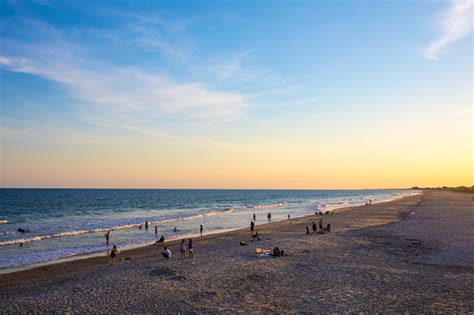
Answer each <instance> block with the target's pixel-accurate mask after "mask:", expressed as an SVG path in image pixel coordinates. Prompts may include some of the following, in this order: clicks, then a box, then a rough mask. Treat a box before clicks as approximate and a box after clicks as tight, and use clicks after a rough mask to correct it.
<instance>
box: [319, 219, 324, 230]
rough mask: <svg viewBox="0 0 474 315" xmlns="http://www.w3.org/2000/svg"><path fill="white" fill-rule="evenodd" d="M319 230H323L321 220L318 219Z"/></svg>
mask: <svg viewBox="0 0 474 315" xmlns="http://www.w3.org/2000/svg"><path fill="white" fill-rule="evenodd" d="M319 230H320V231H322V230H323V219H319Z"/></svg>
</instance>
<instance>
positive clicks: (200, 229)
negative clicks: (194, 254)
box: [199, 224, 202, 236]
mask: <svg viewBox="0 0 474 315" xmlns="http://www.w3.org/2000/svg"><path fill="white" fill-rule="evenodd" d="M199 233H201V236H202V224H201V225H200V227H199Z"/></svg>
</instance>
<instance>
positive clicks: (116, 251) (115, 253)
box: [110, 245, 118, 266]
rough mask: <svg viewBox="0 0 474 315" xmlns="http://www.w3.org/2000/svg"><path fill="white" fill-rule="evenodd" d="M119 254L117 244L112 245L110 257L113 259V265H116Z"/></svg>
mask: <svg viewBox="0 0 474 315" xmlns="http://www.w3.org/2000/svg"><path fill="white" fill-rule="evenodd" d="M117 254H118V249H117V245H114V246H113V247H112V250H111V251H110V258H111V259H112V266H113V265H115V257H116V256H117Z"/></svg>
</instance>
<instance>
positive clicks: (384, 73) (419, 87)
mask: <svg viewBox="0 0 474 315" xmlns="http://www.w3.org/2000/svg"><path fill="white" fill-rule="evenodd" d="M471 13H472V3H471V2H469V1H403V2H399V1H101V2H97V1H90V2H88V1H46V0H41V1H39V0H38V1H3V2H2V3H1V4H0V17H1V22H0V34H1V37H2V43H1V54H0V71H1V72H0V74H1V103H2V104H1V123H2V148H3V150H2V151H3V153H2V155H3V160H4V162H3V163H4V164H3V168H4V169H6V168H10V167H11V164H16V162H14V161H16V158H17V157H18V156H20V155H24V154H25V153H26V152H27V154H28V155H30V156H35V155H41V154H44V155H45V156H50V155H54V156H56V155H57V156H64V155H67V153H70V152H75V154H76V153H77V154H81V152H82V153H83V154H87V152H89V150H90V148H91V147H90V146H91V145H92V146H100V147H101V148H108V146H112V147H113V146H114V145H116V144H117V143H120V144H121V145H124V146H132V147H134V150H136V149H138V150H145V151H146V150H147V147H148V146H149V143H148V142H147V141H149V140H150V139H155V140H156V141H157V142H156V143H158V144H157V146H156V147H154V150H155V151H153V154H159V152H161V153H163V152H166V154H169V156H170V157H169V158H170V159H173V158H172V156H173V154H176V155H178V154H181V153H182V152H181V149H183V150H184V148H181V149H179V148H180V146H185V145H189V143H201V144H202V145H203V147H201V148H200V149H196V148H195V150H197V151H194V152H199V150H203V151H207V152H209V150H211V151H212V150H213V148H214V149H216V150H218V151H219V152H218V153H215V154H216V155H218V156H221V157H222V158H226V157H228V156H229V155H235V154H243V155H245V154H258V152H259V149H261V148H263V147H265V146H266V145H268V146H270V144H274V145H276V146H281V147H284V148H288V149H289V150H290V151H291V150H296V151H298V152H299V154H305V152H306V151H308V152H310V153H308V154H314V151H312V150H313V148H314V147H319V148H321V147H325V145H326V142H327V141H329V142H335V143H338V141H342V140H340V139H344V138H346V139H347V138H352V137H354V139H358V140H356V141H361V142H364V141H368V142H371V141H372V144H373V143H374V142H373V141H378V139H376V138H371V137H372V136H371V135H373V134H385V135H387V138H391V137H393V134H396V133H398V134H400V135H401V136H403V135H405V133H406V131H407V129H408V130H409V131H410V132H412V133H423V132H431V131H432V128H434V126H433V122H436V121H437V122H442V123H441V124H442V125H445V126H449V128H448V129H452V128H451V125H453V124H455V123H453V122H452V121H451V120H449V121H445V119H446V117H458V118H456V119H458V120H459V119H460V120H461V126H463V129H460V130H454V131H452V132H453V134H452V135H451V136H453V137H458V136H459V135H458V134H465V132H466V130H467V131H468V130H469V129H468V127H469V125H471V122H472V120H471V119H470V117H471V116H472V108H471V103H470V100H471V96H472V60H471V56H472V37H471V29H472V21H470V19H469V18H470V16H471ZM459 117H461V118H459ZM454 129H456V128H454ZM471 131H472V130H471ZM468 132H469V131H468ZM357 136H358V137H359V138H357ZM364 139H366V140H364ZM141 141H143V143H142V142H141ZM162 141H164V142H174V143H175V145H172V147H173V149H171V148H169V147H168V146H169V145H170V144H169V143H168V144H163V143H161V142H162ZM462 141H464V142H463V143H464V144H459V147H456V148H454V149H453V150H454V151H455V152H456V153H459V152H464V153H465V152H468V151H471V154H472V148H471V146H472V142H471V141H469V138H466V137H465V138H463V139H462ZM137 143H138V144H137ZM140 143H142V144H140ZM203 143H204V144H203ZM446 145H449V143H447V144H446ZM463 145H464V146H463ZM71 146H72V147H74V149H72V148H71ZM112 147H111V148H110V149H109V151H108V152H109V153H110V155H114V153H113V152H115V151H114V149H113V148H112ZM339 147H340V150H341V152H340V153H341V154H343V152H344V151H343V150H344V149H345V148H347V143H346V142H344V141H342V142H340V145H339ZM94 148H95V147H94ZM328 148H329V147H328ZM349 149H350V148H349ZM431 149H433V150H434V149H435V147H433V148H431ZM431 149H430V150H431ZM104 150H105V151H107V150H108V149H104ZM220 150H224V151H220ZM272 150H273V149H272ZM299 150H302V151H299ZM327 150H330V151H332V150H333V149H332V147H331V149H327ZM430 150H428V151H426V152H435V151H433V150H431V151H430ZM186 152H187V151H186ZM313 156H314V155H313ZM316 156H317V155H316ZM418 156H419V158H420V159H422V158H424V156H423V154H418ZM471 156H472V155H471ZM102 158H104V157H102ZM246 158H247V159H249V160H250V159H251V157H250V156H247V157H246ZM157 159H159V158H158V157H157ZM286 162H287V163H298V162H297V161H296V160H292V159H290V158H289V160H287V161H286ZM22 163H26V164H28V163H33V164H34V165H35V166H31V168H38V167H44V165H43V166H41V165H37V164H35V162H31V161H29V162H27V161H24V162H22ZM183 163H184V162H183ZM7 164H8V165H7ZM20 164H21V163H20ZM23 166H24V165H23ZM239 167H243V166H242V165H240V164H239ZM17 168H18V169H20V168H21V167H20V166H18V167H17ZM64 169H65V168H64ZM64 169H63V170H64ZM471 173H472V172H471ZM7 175H8V176H7ZM221 175H222V176H225V174H221ZM71 176H72V175H71ZM5 177H8V180H6V181H5V182H6V185H9V184H11V185H28V182H27V180H26V179H24V181H26V182H24V181H17V179H18V178H20V177H21V176H20V175H19V174H17V173H15V172H13V171H12V172H11V173H8V174H6V175H5ZM40 181H41V177H39V178H38V182H40ZM471 181H472V178H471ZM184 182H185V183H187V182H186V181H184ZM35 183H37V182H35ZM61 183H62V182H61V181H60V179H58V181H55V182H54V185H62V184H61ZM192 183H194V182H192ZM156 185H158V186H160V185H161V183H160V182H158V183H156ZM186 185H187V184H185V186H186ZM212 185H214V186H217V187H219V181H218V180H217V179H216V181H215V182H212ZM387 185H388V184H387ZM191 186H193V185H192V184H191ZM198 186H199V185H198Z"/></svg>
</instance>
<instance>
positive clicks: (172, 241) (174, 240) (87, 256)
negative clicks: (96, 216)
mask: <svg viewBox="0 0 474 315" xmlns="http://www.w3.org/2000/svg"><path fill="white" fill-rule="evenodd" d="M423 194H424V192H423V191H420V192H417V193H413V194H411V195H407V196H398V197H395V198H392V199H390V200H383V201H375V202H373V203H372V206H375V205H384V204H387V203H391V202H396V201H399V200H403V199H406V198H411V197H413V196H418V195H423ZM359 208H366V206H365V205H358V206H351V207H340V208H337V207H336V208H330V209H328V211H330V213H331V214H329V216H331V215H337V214H339V213H341V212H346V211H351V210H354V209H359ZM336 210H337V212H336ZM313 217H314V218H318V219H320V218H323V219H324V218H327V217H328V215H327V214H324V215H323V216H315V215H314V214H308V215H302V216H295V217H294V218H291V220H302V219H303V220H304V219H308V218H313ZM279 222H288V219H281V220H274V221H273V222H266V223H263V224H259V225H256V227H257V226H258V227H264V226H267V225H271V224H277V223H279ZM293 222H294V221H293ZM246 230H248V227H238V228H234V229H225V230H214V231H211V232H208V233H204V234H203V236H202V237H201V236H200V235H199V233H194V234H186V235H180V236H177V237H170V238H169V240H168V241H166V245H167V246H168V244H169V246H175V245H179V243H178V242H179V241H181V240H182V239H188V238H193V239H204V238H208V237H213V236H214V237H216V236H217V237H218V236H225V235H226V234H229V233H233V232H243V231H246ZM159 246H160V247H161V245H159ZM149 248H155V247H154V245H153V244H151V243H150V244H145V245H144V244H139V245H132V246H128V247H125V248H124V249H123V250H120V248H119V251H120V253H119V256H118V259H117V261H120V260H121V258H125V257H123V256H124V255H128V256H132V255H140V254H141V252H142V251H145V250H146V249H149ZM109 253H110V249H107V250H106V252H105V253H104V252H103V251H101V252H93V253H84V254H80V255H74V256H70V257H64V258H59V259H54V260H48V261H44V262H39V263H34V264H30V265H23V266H18V267H12V268H5V269H0V279H1V276H2V275H10V274H15V273H21V272H26V271H31V270H35V269H47V268H48V267H54V266H55V265H62V264H71V263H74V262H76V261H86V260H90V262H91V263H92V261H94V262H95V261H98V260H103V259H104V258H106V259H109ZM145 257H146V256H145Z"/></svg>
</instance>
